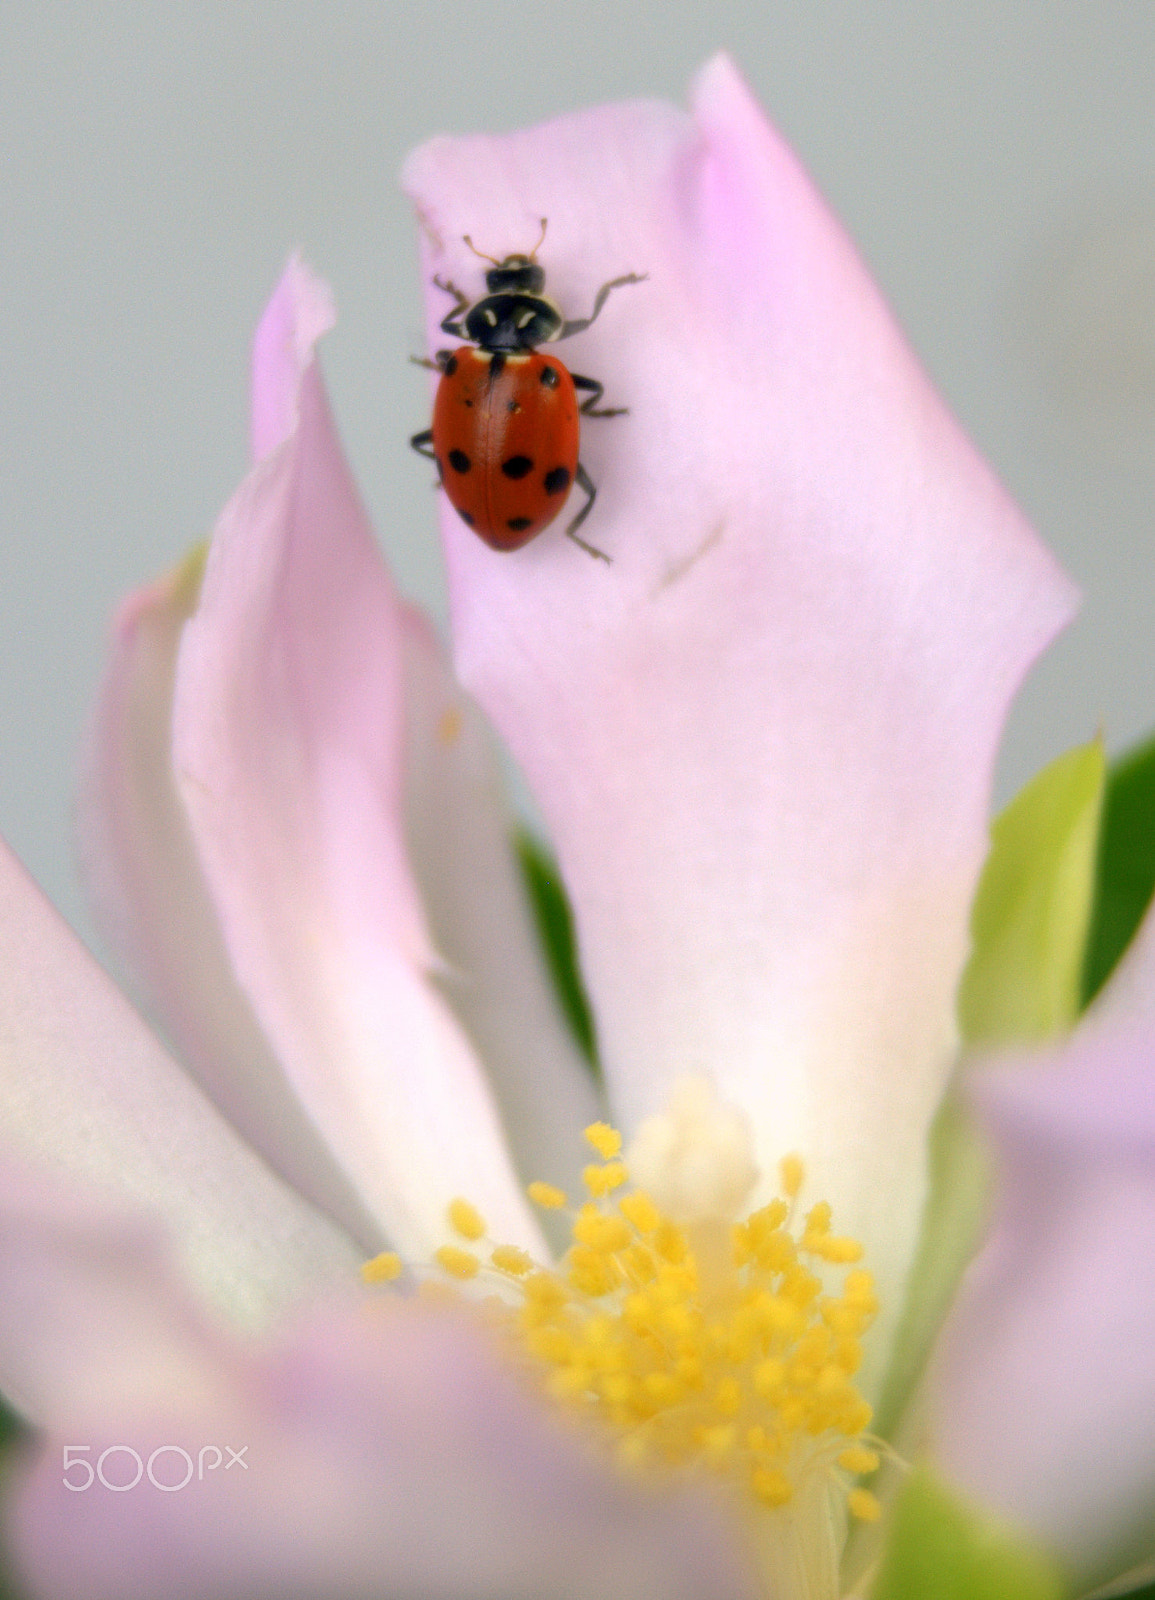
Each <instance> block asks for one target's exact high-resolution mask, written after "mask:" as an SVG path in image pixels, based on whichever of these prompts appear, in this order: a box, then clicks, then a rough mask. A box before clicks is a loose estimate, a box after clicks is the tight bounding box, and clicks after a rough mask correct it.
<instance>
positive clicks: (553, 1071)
mask: <svg viewBox="0 0 1155 1600" xmlns="http://www.w3.org/2000/svg"><path fill="white" fill-rule="evenodd" d="M405 690H406V725H407V726H406V741H407V743H406V812H407V817H408V845H409V859H410V861H411V862H412V864H413V871H414V873H415V874H416V876H417V879H418V882H419V883H420V885H421V892H422V897H423V902H424V905H425V910H426V913H427V914H428V916H429V920H430V927H431V930H432V933H433V937H434V940H435V942H436V945H437V949H438V952H439V953H440V955H441V957H442V960H443V961H444V963H445V966H444V970H443V972H442V973H441V975H440V986H441V990H442V992H443V993H444V995H445V998H446V999H447V1000H448V1001H449V1002H450V1004H451V1005H452V1006H453V1009H454V1012H455V1013H456V1015H457V1017H458V1018H459V1020H460V1021H461V1023H462V1025H463V1026H464V1027H465V1029H466V1031H467V1032H468V1034H469V1037H470V1038H471V1039H472V1040H473V1043H474V1045H475V1046H476V1048H477V1049H478V1051H479V1053H480V1055H481V1058H482V1060H483V1061H484V1062H485V1065H486V1069H487V1072H488V1074H489V1078H490V1081H491V1082H492V1084H493V1087H494V1092H495V1094H496V1095H497V1099H498V1103H499V1105H500V1106H501V1111H502V1117H503V1121H504V1123H505V1126H506V1128H507V1129H508V1130H509V1134H510V1140H511V1142H512V1143H513V1145H514V1149H515V1153H516V1155H517V1158H518V1171H519V1173H520V1174H521V1176H522V1177H523V1178H524V1179H525V1180H526V1181H531V1180H532V1179H534V1178H540V1177H542V1176H548V1178H549V1181H550V1182H551V1183H556V1184H560V1185H561V1186H562V1187H563V1188H565V1187H568V1188H570V1189H573V1188H575V1187H576V1186H577V1185H578V1184H579V1183H580V1169H581V1167H582V1165H583V1160H582V1155H583V1151H584V1152H585V1155H586V1156H587V1157H588V1155H589V1148H588V1146H587V1145H586V1144H585V1141H584V1140H583V1139H582V1137H581V1130H582V1129H583V1128H585V1127H588V1126H589V1124H590V1123H591V1122H594V1121H596V1120H597V1119H598V1118H599V1117H600V1116H601V1115H602V1108H601V1107H600V1106H599V1105H598V1100H597V1096H596V1094H595V1093H594V1089H593V1084H592V1081H591V1078H590V1073H589V1071H588V1069H587V1067H586V1064H585V1062H584V1061H583V1060H582V1058H581V1057H580V1056H579V1054H578V1052H577V1049H576V1048H575V1046H574V1044H573V1042H572V1040H571V1039H570V1036H569V1034H568V1032H567V1031H566V1030H565V1028H564V1025H563V1024H562V1022H561V1019H560V1016H559V1012H558V1007H557V1004H556V1001H555V999H554V995H553V992H552V984H551V979H550V978H549V976H548V974H547V972H546V970H545V964H544V960H543V956H542V951H541V943H540V940H539V938H538V935H537V930H536V928H535V927H534V926H533V924H532V922H531V919H530V914H529V907H528V905H527V902H526V895H525V889H524V885H523V883H522V880H521V874H520V869H519V867H518V865H517V863H516V860H515V858H514V853H513V849H512V845H511V840H512V835H513V826H514V819H513V816H512V814H511V812H510V809H509V804H508V801H507V800H506V799H505V796H504V790H503V787H502V783H501V778H500V774H499V772H498V770H497V766H496V763H495V760H494V752H493V749H492V736H491V735H490V733H489V730H488V728H487V727H486V726H485V724H484V722H483V719H482V718H481V716H480V714H479V713H478V711H477V708H476V707H475V706H474V705H473V703H472V701H471V700H470V699H469V698H468V696H467V695H465V694H464V693H463V692H462V690H461V688H460V687H459V685H458V684H457V683H456V682H455V681H454V679H453V676H452V674H451V673H450V671H449V668H448V666H447V664H446V663H445V660H444V657H443V654H442V650H441V646H440V644H439V642H438V641H437V639H436V638H435V637H434V635H433V631H432V629H431V628H430V626H429V624H428V623H427V622H426V621H425V619H424V618H422V617H420V616H419V615H418V614H417V613H415V612H409V613H408V614H407V617H406V631H405Z"/></svg>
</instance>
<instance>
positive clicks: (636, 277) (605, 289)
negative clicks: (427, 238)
mask: <svg viewBox="0 0 1155 1600" xmlns="http://www.w3.org/2000/svg"><path fill="white" fill-rule="evenodd" d="M648 277H649V273H648V272H627V273H626V275H625V277H623V278H611V279H610V281H609V283H603V284H602V286H601V288H600V289H599V290H598V293H597V299H596V300H595V301H594V308H593V310H592V311H591V312H590V314H589V316H588V317H577V318H576V319H575V320H574V321H573V322H563V323H562V325H561V332H560V333H559V334H558V335H557V337H558V338H559V339H568V338H569V337H570V335H571V334H574V333H582V332H583V331H584V330H585V329H586V328H588V327H589V325H590V323H591V322H593V321H594V320H595V319H596V317H597V314H598V312H599V311H600V310H601V309H602V307H603V306H604V305H605V303H606V301H607V300H608V299H609V295H610V290H611V289H620V288H621V286H622V284H623V283H645V281H646V279H647V278H648ZM433 281H434V282H435V283H436V282H437V280H436V278H435V279H434V280H433ZM439 287H440V288H446V287H447V285H445V284H440V285H439ZM464 309H465V308H464V306H462V307H461V308H460V310H462V311H463V310H464ZM458 314H460V312H459V313H458Z"/></svg>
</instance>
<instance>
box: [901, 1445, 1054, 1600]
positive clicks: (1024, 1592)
mask: <svg viewBox="0 0 1155 1600" xmlns="http://www.w3.org/2000/svg"><path fill="white" fill-rule="evenodd" d="M1065 1592H1066V1591H1065V1586H1064V1583H1063V1580H1062V1577H1061V1575H1060V1573H1059V1569H1058V1567H1057V1566H1056V1565H1055V1564H1054V1563H1053V1562H1052V1561H1051V1560H1050V1558H1049V1557H1048V1556H1046V1555H1045V1554H1044V1553H1043V1552H1042V1551H1041V1550H1039V1549H1038V1548H1037V1547H1036V1546H1035V1545H1033V1544H1032V1543H1030V1542H1029V1541H1028V1540H1027V1539H1026V1538H1025V1537H1024V1536H1023V1535H1022V1534H1021V1533H1020V1532H1018V1531H1017V1530H1015V1529H1013V1528H1009V1527H1007V1526H1006V1525H1005V1524H1003V1523H1000V1522H997V1521H996V1520H995V1519H994V1518H992V1517H990V1516H988V1515H987V1514H985V1513H984V1512H981V1511H979V1510H977V1509H976V1508H974V1507H972V1506H970V1505H968V1504H967V1503H966V1502H964V1501H963V1500H962V1499H960V1498H959V1497H958V1496H957V1495H956V1494H954V1493H953V1492H952V1491H951V1490H950V1489H948V1488H947V1486H946V1485H945V1484H944V1483H943V1482H942V1481H941V1479H939V1478H937V1477H936V1476H935V1474H934V1473H932V1472H931V1471H930V1469H929V1468H927V1467H918V1468H916V1469H915V1471H914V1472H912V1473H911V1475H910V1477H909V1478H908V1479H907V1481H906V1483H905V1484H904V1485H903V1487H902V1489H901V1491H900V1492H899V1495H898V1499H897V1502H896V1503H895V1506H894V1508H893V1511H892V1513H891V1521H890V1529H889V1536H888V1538H887V1542H886V1549H885V1551H884V1552H883V1557H882V1562H881V1565H880V1567H879V1571H878V1576H877V1578H876V1579H875V1582H874V1586H873V1588H872V1589H871V1591H870V1597H871V1600H1061V1597H1062V1596H1063V1595H1064V1594H1065Z"/></svg>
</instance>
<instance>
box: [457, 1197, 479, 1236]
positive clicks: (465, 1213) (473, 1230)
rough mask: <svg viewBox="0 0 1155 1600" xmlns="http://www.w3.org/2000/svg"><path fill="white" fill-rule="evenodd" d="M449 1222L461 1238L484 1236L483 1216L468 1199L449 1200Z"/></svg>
mask: <svg viewBox="0 0 1155 1600" xmlns="http://www.w3.org/2000/svg"><path fill="white" fill-rule="evenodd" d="M449 1224H450V1226H451V1227H452V1229H453V1231H454V1233H456V1234H459V1235H460V1236H461V1238H463V1239H469V1240H471V1241H474V1240H477V1239H483V1238H484V1237H485V1218H484V1217H483V1216H482V1215H481V1213H480V1211H478V1209H477V1207H476V1206H472V1205H470V1203H469V1201H468V1200H451V1201H450V1202H449Z"/></svg>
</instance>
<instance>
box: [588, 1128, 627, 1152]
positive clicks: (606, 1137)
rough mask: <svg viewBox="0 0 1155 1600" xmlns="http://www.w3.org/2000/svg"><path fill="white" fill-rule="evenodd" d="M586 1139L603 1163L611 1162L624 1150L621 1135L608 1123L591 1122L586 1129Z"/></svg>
mask: <svg viewBox="0 0 1155 1600" xmlns="http://www.w3.org/2000/svg"><path fill="white" fill-rule="evenodd" d="M586 1139H587V1141H588V1142H589V1143H590V1144H592V1145H593V1147H594V1149H595V1150H596V1151H597V1153H598V1155H599V1156H601V1158H602V1160H603V1161H611V1160H612V1159H613V1158H614V1156H616V1155H617V1154H618V1152H619V1150H620V1149H621V1148H622V1136H621V1134H620V1133H619V1132H618V1130H617V1129H616V1128H611V1127H610V1125H609V1124H608V1123H607V1122H591V1123H590V1125H589V1127H588V1128H587V1129H586Z"/></svg>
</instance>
